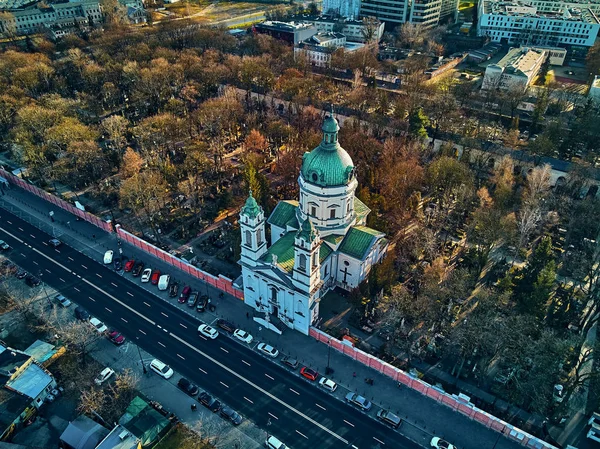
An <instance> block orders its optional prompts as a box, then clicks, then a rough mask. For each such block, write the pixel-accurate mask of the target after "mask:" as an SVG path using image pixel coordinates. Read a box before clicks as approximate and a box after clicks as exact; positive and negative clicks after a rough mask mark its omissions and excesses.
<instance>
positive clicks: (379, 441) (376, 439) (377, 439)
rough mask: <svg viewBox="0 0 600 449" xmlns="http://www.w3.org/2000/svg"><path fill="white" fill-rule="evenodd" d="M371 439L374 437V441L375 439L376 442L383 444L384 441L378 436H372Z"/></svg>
mask: <svg viewBox="0 0 600 449" xmlns="http://www.w3.org/2000/svg"><path fill="white" fill-rule="evenodd" d="M373 439H374V440H375V441H377V442H378V443H380V444H383V445H385V443H384V442H383V441H381V440H380V439H379V438H375V437H373Z"/></svg>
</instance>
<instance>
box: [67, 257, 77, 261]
mask: <svg viewBox="0 0 600 449" xmlns="http://www.w3.org/2000/svg"><path fill="white" fill-rule="evenodd" d="M67 259H69V260H70V261H71V262H75V260H74V259H73V258H72V257H69V256H67Z"/></svg>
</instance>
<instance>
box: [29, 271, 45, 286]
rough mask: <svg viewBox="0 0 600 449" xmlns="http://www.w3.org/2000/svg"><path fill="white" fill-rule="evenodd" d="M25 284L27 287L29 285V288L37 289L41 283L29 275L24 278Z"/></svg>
mask: <svg viewBox="0 0 600 449" xmlns="http://www.w3.org/2000/svg"><path fill="white" fill-rule="evenodd" d="M25 283H26V284H27V285H29V286H30V287H37V286H38V285H40V284H41V283H42V281H40V280H39V279H38V278H36V277H35V276H33V275H32V274H30V275H28V276H27V277H26V278H25Z"/></svg>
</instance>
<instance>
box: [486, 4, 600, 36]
mask: <svg viewBox="0 0 600 449" xmlns="http://www.w3.org/2000/svg"><path fill="white" fill-rule="evenodd" d="M535 3H536V2H532V3H526V2H524V1H521V0H514V1H492V0H482V1H480V2H479V8H478V16H479V21H478V29H477V32H478V34H479V35H480V36H487V37H489V38H490V40H491V41H493V42H501V43H506V44H511V45H524V46H549V47H563V48H564V47H565V46H568V47H571V46H580V47H591V46H592V45H594V42H595V41H596V37H597V36H598V31H599V30H600V22H599V20H598V16H597V15H596V13H595V12H594V10H596V8H591V7H585V6H586V5H587V6H589V5H588V4H580V5H579V7H577V8H573V7H571V6H572V5H573V3H562V2H548V1H543V2H538V3H540V6H537V5H536V4H535ZM550 3H554V5H550ZM582 5H583V6H582Z"/></svg>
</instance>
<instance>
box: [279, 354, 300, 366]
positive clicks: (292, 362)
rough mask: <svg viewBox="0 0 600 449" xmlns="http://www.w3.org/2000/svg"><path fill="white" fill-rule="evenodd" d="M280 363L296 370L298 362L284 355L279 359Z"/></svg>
mask: <svg viewBox="0 0 600 449" xmlns="http://www.w3.org/2000/svg"><path fill="white" fill-rule="evenodd" d="M281 363H283V364H284V365H287V366H289V367H290V368H292V369H296V368H298V365H299V362H298V359H295V358H294V357H292V356H289V355H286V356H284V357H283V358H282V359H281Z"/></svg>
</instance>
